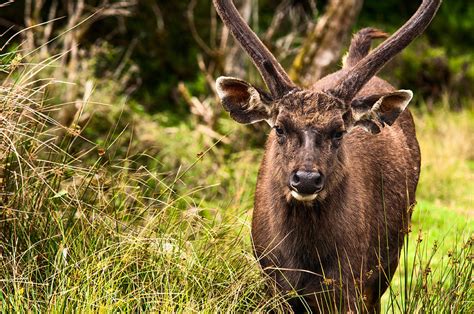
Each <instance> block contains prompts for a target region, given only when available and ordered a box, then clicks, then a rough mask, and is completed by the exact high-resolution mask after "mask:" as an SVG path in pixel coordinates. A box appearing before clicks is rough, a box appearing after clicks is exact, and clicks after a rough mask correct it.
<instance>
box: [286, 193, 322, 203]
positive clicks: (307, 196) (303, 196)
mask: <svg viewBox="0 0 474 314" xmlns="http://www.w3.org/2000/svg"><path fill="white" fill-rule="evenodd" d="M291 196H292V197H293V198H294V199H296V200H298V201H300V202H311V201H313V200H314V199H315V198H316V197H317V196H318V193H315V194H301V193H298V192H296V191H291Z"/></svg>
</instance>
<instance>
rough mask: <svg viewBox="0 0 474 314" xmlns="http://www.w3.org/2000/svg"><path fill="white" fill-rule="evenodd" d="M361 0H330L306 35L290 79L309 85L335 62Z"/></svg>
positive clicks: (359, 7) (358, 9) (290, 72)
mask: <svg viewBox="0 0 474 314" xmlns="http://www.w3.org/2000/svg"><path fill="white" fill-rule="evenodd" d="M362 2H363V0H330V1H329V3H328V5H327V7H326V10H325V13H324V15H323V16H321V18H320V19H319V20H318V22H317V23H316V25H315V26H314V28H313V29H312V30H311V31H310V33H309V34H308V36H307V37H306V39H305V41H304V42H303V45H302V46H301V48H300V50H299V52H298V54H297V55H296V58H295V60H294V61H293V65H292V67H291V69H290V71H289V75H290V77H291V79H292V80H293V81H294V82H296V83H298V84H300V85H302V86H310V85H311V84H313V83H315V82H316V81H317V80H318V79H320V78H321V77H322V76H324V75H326V74H328V72H329V71H330V68H331V67H332V66H333V65H334V64H335V63H336V62H339V60H340V56H341V49H342V47H343V45H344V44H345V42H346V40H347V37H348V34H349V32H350V30H351V27H352V25H353V24H354V22H355V20H356V18H357V16H358V15H359V12H360V9H361V7H362Z"/></svg>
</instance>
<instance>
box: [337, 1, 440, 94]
mask: <svg viewBox="0 0 474 314" xmlns="http://www.w3.org/2000/svg"><path fill="white" fill-rule="evenodd" d="M440 5H441V0H423V2H422V3H421V5H420V7H419V8H418V10H417V11H416V12H415V14H414V15H413V16H412V17H411V18H410V19H409V20H408V21H407V22H406V23H405V24H404V25H403V26H402V27H401V28H400V29H399V30H398V31H397V32H396V33H395V34H393V35H392V36H390V37H389V38H388V39H387V40H385V41H384V42H383V43H382V44H381V45H380V46H378V47H377V48H376V49H374V50H373V51H372V52H371V53H370V54H369V55H368V56H366V57H365V58H364V59H362V60H360V61H359V62H358V63H357V64H356V65H355V66H354V67H353V68H352V69H350V70H349V72H348V73H347V74H346V76H345V77H344V78H343V79H342V80H341V81H340V82H339V83H338V84H337V85H336V87H335V88H333V89H332V90H330V91H329V92H330V93H331V94H333V95H334V96H336V97H338V98H340V99H341V100H343V101H346V102H348V101H350V100H351V99H352V98H353V97H354V96H355V95H356V94H357V93H358V92H359V91H360V90H361V89H362V87H364V85H365V84H366V83H367V82H368V81H369V80H370V79H371V78H372V77H373V76H374V75H376V74H377V72H378V71H379V70H380V69H382V67H383V66H384V65H385V64H386V63H387V62H388V61H390V60H391V59H392V58H393V57H394V56H395V55H396V54H398V53H399V52H400V51H402V50H403V49H404V48H405V47H406V46H408V45H409V44H410V43H411V42H412V41H413V40H414V39H415V38H416V37H417V36H418V35H420V34H421V33H423V31H424V30H425V29H426V27H428V25H429V24H430V22H431V20H432V19H433V17H434V16H435V14H436V12H437V11H438V8H439V6H440Z"/></svg>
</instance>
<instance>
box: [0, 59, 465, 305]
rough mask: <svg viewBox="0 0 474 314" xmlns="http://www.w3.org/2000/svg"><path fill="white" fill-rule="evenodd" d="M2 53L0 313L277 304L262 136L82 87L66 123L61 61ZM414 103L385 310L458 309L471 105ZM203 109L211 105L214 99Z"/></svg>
mask: <svg viewBox="0 0 474 314" xmlns="http://www.w3.org/2000/svg"><path fill="white" fill-rule="evenodd" d="M22 60H23V59H22V58H21V55H19V54H16V53H11V54H6V55H3V63H2V71H3V72H4V73H6V75H5V76H4V79H3V81H2V84H1V90H0V103H1V113H0V114H1V115H0V117H1V122H0V123H1V128H0V137H1V141H0V143H1V144H2V148H1V155H0V157H1V158H0V160H1V165H0V178H1V199H0V206H1V207H0V208H1V212H0V213H1V219H0V227H1V236H2V245H1V246H0V278H1V279H0V309H1V310H2V311H3V312H18V313H21V312H29V311H33V312H53V313H56V312H64V311H66V312H69V311H78V312H117V311H125V312H131V311H162V312H214V311H216V309H219V310H222V311H225V312H250V311H252V312H261V311H269V310H277V311H278V310H284V309H285V296H270V295H268V293H267V291H266V289H265V282H266V280H267V279H266V278H265V277H264V275H263V274H262V273H261V271H260V269H259V266H258V262H257V261H256V260H255V258H254V256H253V254H252V243H251V239H250V219H251V213H252V203H253V194H254V188H255V182H256V174H257V170H258V164H259V160H260V158H261V155H262V147H263V140H262V139H263V138H264V136H265V133H266V132H268V130H266V129H264V128H255V127H243V126H238V125H236V124H234V123H233V122H232V121H231V120H230V118H229V117H228V116H227V115H226V114H221V116H220V117H219V119H218V122H217V123H218V125H219V130H220V133H217V132H211V131H209V130H208V129H206V128H203V127H202V125H201V124H200V122H199V120H198V119H197V118H196V117H193V116H187V117H185V118H183V119H181V120H180V119H179V118H175V119H178V121H176V120H174V121H170V115H169V114H168V113H166V112H165V113H156V114H153V115H150V114H147V113H145V111H144V110H143V108H141V107H140V105H139V104H138V103H136V102H134V101H131V100H128V99H127V98H126V97H122V96H117V95H120V94H119V93H116V91H117V89H118V88H119V86H117V83H114V82H112V81H109V82H92V83H90V84H89V85H87V84H86V87H87V86H89V92H87V93H84V97H83V99H81V100H79V101H77V102H76V103H75V104H74V105H75V106H76V108H79V110H77V113H76V114H75V115H74V120H73V121H72V122H71V123H70V124H69V125H68V126H64V125H62V124H61V123H59V122H58V119H59V118H58V114H59V113H61V112H62V111H63V110H66V109H65V108H67V106H68V105H70V104H68V103H61V95H62V93H63V92H64V89H65V88H67V87H68V83H67V82H62V81H58V80H57V79H54V78H52V77H51V76H50V75H51V72H52V70H54V69H55V68H56V67H57V64H58V60H60V59H59V58H50V59H46V60H43V61H41V62H38V63H31V64H30V63H24V62H23V61H22ZM448 104H449V99H448V98H445V99H444V101H443V102H442V103H440V104H438V105H437V106H436V109H435V110H433V111H431V112H428V111H427V110H426V109H423V108H426V106H420V107H419V108H415V109H414V114H415V118H416V125H417V134H418V139H419V141H420V145H421V150H422V169H421V179H420V184H419V186H418V191H417V201H418V204H417V206H416V208H415V210H414V214H413V224H412V227H411V232H410V233H409V234H408V236H407V238H406V245H405V247H404V251H403V253H402V256H401V265H400V266H399V268H398V271H397V273H396V274H395V276H394V278H393V281H392V285H391V287H390V290H389V291H387V292H386V294H385V295H384V297H383V306H382V310H383V312H387V313H412V312H417V311H421V312H430V313H435V312H436V313H445V312H451V313H470V312H472V310H473V309H474V304H473V297H474V295H473V287H472V276H473V274H472V258H473V255H472V245H473V241H474V236H473V223H472V222H473V217H474V210H473V209H474V207H473V191H474V180H473V179H474V145H473V144H474V123H473V122H474V107H473V104H474V103H472V102H471V103H470V104H468V105H467V106H465V107H464V109H463V110H460V111H452V110H450V109H449V106H448ZM214 105H217V103H215V104H214Z"/></svg>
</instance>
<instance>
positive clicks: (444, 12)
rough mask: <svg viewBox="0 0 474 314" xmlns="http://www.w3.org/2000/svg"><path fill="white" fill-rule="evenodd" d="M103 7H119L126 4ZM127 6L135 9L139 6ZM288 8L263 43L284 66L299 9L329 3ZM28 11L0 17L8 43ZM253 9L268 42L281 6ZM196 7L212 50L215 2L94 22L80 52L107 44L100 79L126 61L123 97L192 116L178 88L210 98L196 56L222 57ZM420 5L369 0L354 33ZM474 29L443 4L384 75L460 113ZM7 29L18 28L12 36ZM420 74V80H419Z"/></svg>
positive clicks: (449, 2) (389, 26) (308, 12)
mask: <svg viewBox="0 0 474 314" xmlns="http://www.w3.org/2000/svg"><path fill="white" fill-rule="evenodd" d="M252 1H253V0H252ZM53 2H54V1H53ZM53 2H48V1H46V2H45V7H44V8H43V10H42V11H41V12H40V14H39V15H40V16H42V17H43V19H42V20H48V14H49V12H50V6H51V3H53ZM105 2H106V3H109V2H110V3H112V4H113V3H119V2H120V1H105ZM128 2H130V3H132V2H133V1H128ZM283 2H284V3H286V4H287V5H289V6H291V7H292V8H294V10H293V11H289V12H288V14H286V15H285V16H284V19H283V20H282V21H280V24H282V25H284V27H280V28H279V29H278V32H277V34H275V36H274V37H275V38H272V40H269V41H266V42H265V43H266V44H267V45H269V46H270V48H271V50H272V51H274V52H275V53H276V54H277V55H281V54H282V51H281V50H282V49H285V50H286V51H285V52H284V54H285V55H286V57H285V58H284V60H281V61H283V63H284V64H286V65H288V64H290V63H291V59H292V57H294V52H293V51H292V48H294V47H286V46H281V47H280V46H278V45H277V44H276V43H277V42H279V40H278V39H282V38H284V37H285V36H287V35H291V36H294V37H295V40H294V42H295V43H296V44H298V43H300V42H301V41H302V39H303V37H304V36H306V33H305V31H304V29H305V28H299V29H298V32H299V33H295V34H287V33H285V30H286V32H288V30H290V29H292V28H291V23H292V22H293V21H292V18H294V14H292V13H294V12H296V11H297V10H298V9H301V10H300V11H302V12H303V14H304V15H305V21H307V23H310V21H312V20H315V18H317V17H318V16H320V15H321V14H322V13H323V12H324V8H325V5H326V2H327V1H316V10H313V9H312V8H311V4H312V3H314V1H310V0H303V1H300V0H298V1H286V2H285V1H283ZM283 2H282V3H283ZM24 3H25V2H23V1H15V2H14V3H13V4H11V5H10V6H6V7H5V8H2V10H1V11H0V17H2V18H4V19H5V21H7V22H8V23H7V22H5V23H7V25H5V26H3V27H0V31H1V33H2V34H4V35H3V37H2V38H3V39H6V38H10V36H11V35H13V34H14V33H15V31H16V30H17V28H21V27H18V26H22V25H24V12H25V8H24ZM67 3H68V1H59V4H58V9H57V15H56V16H58V17H61V18H60V19H59V20H57V21H55V24H54V27H53V33H54V35H58V34H60V33H62V32H64V30H65V28H66V27H67V20H68V18H69V14H68V11H67V10H66V4H67ZM252 3H253V7H252V8H253V13H252V18H251V24H252V27H253V28H254V29H255V30H256V32H257V33H259V34H262V33H263V31H264V30H266V29H267V28H268V27H269V26H270V24H271V21H272V19H273V17H274V13H275V11H276V10H277V7H278V5H279V4H280V3H279V2H276V1H267V0H265V1H258V2H257V1H253V2H252ZM86 4H87V7H89V8H92V9H91V10H90V12H89V13H91V14H92V13H93V12H94V10H93V8H95V6H96V5H97V1H92V0H87V1H86ZM191 4H193V5H194V10H193V11H192V12H193V17H194V18H193V19H194V25H195V28H196V29H197V30H198V35H199V36H200V37H201V38H202V40H203V41H204V43H207V44H209V45H212V44H213V42H215V40H214V38H215V37H216V32H215V29H213V25H212V24H213V23H214V22H215V21H216V20H215V19H214V20H213V19H212V18H211V17H214V18H215V13H214V11H213V9H212V8H211V1H210V0H200V1H191V2H190V3H187V2H183V1H158V2H157V1H150V0H142V1H138V2H137V3H136V4H134V6H133V8H134V9H133V14H131V15H126V16H108V17H107V16H106V17H104V18H101V19H98V20H95V21H94V22H93V23H92V26H90V27H88V28H87V29H84V31H81V36H80V38H79V40H80V42H79V44H80V49H81V51H82V53H84V54H85V55H86V56H87V57H90V58H94V57H95V56H94V55H90V54H89V51H90V50H91V47H94V46H97V45H103V42H106V43H107V45H108V47H109V48H110V49H108V52H106V51H104V53H103V54H101V55H100V58H98V59H97V60H98V61H97V66H98V67H97V69H96V74H97V76H98V77H99V78H104V77H103V74H104V73H106V72H107V71H103V69H116V68H119V67H120V64H121V63H122V62H124V60H123V59H124V58H126V59H127V60H126V62H127V63H128V64H129V66H133V67H135V68H136V69H137V71H138V73H139V75H138V76H137V77H136V79H133V80H129V81H127V82H125V84H124V86H122V89H123V90H124V91H125V90H129V88H130V87H131V86H132V89H133V90H135V91H134V93H133V98H134V99H135V100H137V101H138V102H139V103H140V104H141V105H142V106H143V107H144V108H145V109H146V110H147V111H151V112H158V111H163V110H167V111H169V112H174V113H176V114H179V115H183V114H186V113H187V112H189V108H187V106H186V105H185V103H184V102H183V101H182V100H181V99H180V98H179V97H178V95H177V85H178V83H179V82H181V81H182V82H185V83H186V84H187V85H188V86H194V87H196V91H199V93H195V95H198V94H199V95H201V93H211V92H212V90H211V89H209V87H208V86H207V84H205V81H204V80H202V75H201V74H200V69H199V67H198V65H197V59H196V56H199V55H201V56H202V57H203V58H204V61H205V62H206V63H207V62H210V61H212V60H214V61H216V60H215V59H219V58H221V57H222V55H217V56H213V55H209V54H207V53H206V51H204V50H203V48H202V47H201V46H200V45H199V44H198V43H197V42H196V38H194V36H193V35H192V33H191V28H190V25H191V24H190V22H189V19H188V15H187V14H188V10H189V9H190V5H191ZM417 5H418V1H411V2H407V1H405V2H400V1H395V0H390V1H383V2H381V1H376V0H366V1H364V6H363V8H362V10H361V14H360V19H359V22H358V23H357V25H356V27H355V29H354V31H355V30H357V29H360V28H362V27H367V26H376V27H379V28H381V29H383V30H385V31H389V32H393V31H394V30H395V29H396V28H397V27H399V26H400V25H401V24H402V23H403V22H404V21H405V20H406V19H407V18H408V17H409V16H410V15H411V14H412V12H414V10H415V9H416V7H417ZM257 9H258V10H257ZM213 21H214V22H213ZM473 21H474V8H473V6H472V5H469V3H468V1H458V0H445V1H443V4H442V7H441V9H440V11H439V13H438V15H437V16H436V18H435V20H434V21H433V24H432V25H431V26H430V27H429V29H428V30H427V32H426V35H423V38H424V40H423V41H422V42H423V44H415V45H412V47H410V48H409V49H408V50H407V51H406V53H405V54H404V55H403V56H402V57H401V58H399V63H400V64H401V67H399V68H400V70H397V71H396V73H393V74H392V73H391V72H388V71H385V73H386V75H388V76H390V77H393V76H394V78H395V81H398V82H399V85H400V86H403V87H408V86H409V87H410V88H412V89H414V90H422V91H423V93H424V94H423V96H426V95H431V94H432V95H433V102H437V101H438V100H439V99H440V98H441V97H442V94H443V92H445V91H446V92H448V93H449V94H454V103H455V104H454V105H453V106H454V107H456V108H457V107H459V106H462V104H463V103H464V102H463V101H462V98H464V97H469V96H470V95H469V93H470V91H471V90H472V89H471V88H466V86H467V87H469V86H472V84H473V82H474V81H473V73H474V68H473V57H472V45H473V44H474V38H473V36H474V35H473V32H472V29H473V27H474V25H473V23H474V22H473ZM9 23H11V25H13V26H15V27H13V28H9V26H10V24H9ZM117 25H119V26H120V27H117ZM446 34H449V35H448V36H447V35H446ZM16 41H17V42H21V41H22V39H21V36H17V37H16ZM0 42H1V39H0ZM432 61H435V62H432ZM218 63H219V62H218ZM245 68H246V69H247V71H246V72H247V73H248V72H249V71H254V69H253V67H252V66H251V65H250V63H249V62H246V64H245ZM397 68H398V67H397ZM419 73H422V74H421V75H419ZM212 74H213V75H214V76H217V75H220V74H222V68H221V67H216V68H215V69H214V71H213V72H212ZM420 76H421V78H420ZM440 76H441V77H440ZM459 76H461V77H459ZM429 77H435V78H436V80H428V78H429ZM439 79H440V81H439Z"/></svg>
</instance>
